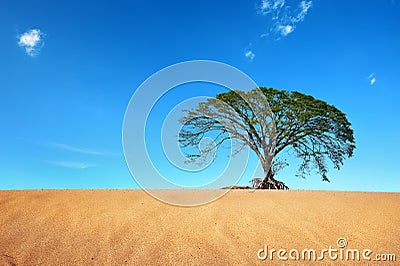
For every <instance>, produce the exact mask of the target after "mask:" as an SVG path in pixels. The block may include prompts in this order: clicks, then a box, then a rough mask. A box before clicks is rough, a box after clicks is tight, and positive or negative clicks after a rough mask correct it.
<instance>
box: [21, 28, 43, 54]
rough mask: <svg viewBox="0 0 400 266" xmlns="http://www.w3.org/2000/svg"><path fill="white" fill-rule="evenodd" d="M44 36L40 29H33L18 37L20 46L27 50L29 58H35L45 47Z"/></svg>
mask: <svg viewBox="0 0 400 266" xmlns="http://www.w3.org/2000/svg"><path fill="white" fill-rule="evenodd" d="M43 38H44V34H43V33H42V32H41V31H40V29H31V30H28V31H26V32H24V33H23V34H21V35H20V36H18V45H19V46H20V47H22V48H24V49H25V52H26V53H27V54H28V55H29V56H35V55H37V54H38V53H39V51H40V49H41V48H42V47H43V45H44V42H43Z"/></svg>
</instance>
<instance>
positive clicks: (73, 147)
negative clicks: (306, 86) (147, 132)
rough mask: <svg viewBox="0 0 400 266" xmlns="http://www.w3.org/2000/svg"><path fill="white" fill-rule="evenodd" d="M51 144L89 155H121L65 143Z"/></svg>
mask: <svg viewBox="0 0 400 266" xmlns="http://www.w3.org/2000/svg"><path fill="white" fill-rule="evenodd" d="M49 144H50V145H51V146H53V147H56V148H59V149H63V150H67V151H72V152H77V153H82V154H89V155H102V156H117V155H120V154H118V153H113V152H107V151H95V150H90V149H84V148H79V147H75V146H71V145H67V144H63V143H49Z"/></svg>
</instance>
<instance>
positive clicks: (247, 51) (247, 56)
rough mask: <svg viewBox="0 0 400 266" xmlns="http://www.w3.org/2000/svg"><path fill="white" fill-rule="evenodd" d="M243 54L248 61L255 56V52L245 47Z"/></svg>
mask: <svg viewBox="0 0 400 266" xmlns="http://www.w3.org/2000/svg"><path fill="white" fill-rule="evenodd" d="M244 56H246V58H247V59H249V60H250V61H253V60H254V58H255V57H256V54H255V53H254V52H253V51H251V50H248V49H246V50H245V52H244Z"/></svg>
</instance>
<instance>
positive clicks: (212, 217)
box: [0, 190, 400, 265]
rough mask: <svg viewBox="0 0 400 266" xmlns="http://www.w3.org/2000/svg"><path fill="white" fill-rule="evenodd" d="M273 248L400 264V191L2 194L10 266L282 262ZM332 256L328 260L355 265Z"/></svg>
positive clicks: (0, 219)
mask: <svg viewBox="0 0 400 266" xmlns="http://www.w3.org/2000/svg"><path fill="white" fill-rule="evenodd" d="M176 193H182V192H176ZM192 193H205V192H202V191H194V192H191V194H192ZM192 195H193V194H192ZM340 237H344V238H345V239H346V240H347V246H346V247H345V248H343V249H339V248H338V246H337V239H338V238H340ZM265 245H268V249H269V250H268V251H269V252H270V249H272V248H274V249H277V250H278V249H280V248H284V249H285V250H287V252H289V251H290V250H292V249H296V250H298V251H299V252H300V254H301V252H302V250H303V249H314V250H316V251H317V252H318V254H317V255H318V256H319V255H320V252H321V250H323V249H328V248H329V246H331V247H332V248H336V249H338V250H344V251H346V249H350V248H351V249H359V250H360V252H362V251H363V250H364V249H370V250H372V251H373V253H372V254H371V255H370V257H371V258H372V259H373V258H375V255H376V254H377V253H382V254H395V255H396V259H397V264H399V261H400V193H354V192H327V191H256V192H253V193H251V192H249V191H231V192H229V193H228V194H227V195H226V196H224V197H222V198H221V199H219V200H217V201H215V202H213V203H210V204H207V205H204V206H200V207H192V208H188V207H186V208H185V207H175V206H171V205H168V204H165V203H162V202H160V201H157V200H155V199H153V198H152V197H150V196H149V195H147V194H146V193H145V192H143V191H140V190H136V191H128V190H56V191H0V265H13V264H15V265H268V264H269V265H271V264H282V263H283V261H281V260H279V258H278V257H277V254H276V253H273V257H272V260H271V258H267V259H265V260H260V259H259V258H258V256H257V253H258V251H259V249H262V248H264V247H265ZM292 252H293V253H292V255H293V257H294V256H295V255H296V253H295V251H292ZM338 252H339V251H338ZM324 254H325V257H324V260H322V261H319V263H321V262H322V263H324V264H333V263H335V264H341V265H349V264H352V263H353V262H352V263H350V262H349V261H345V260H340V258H338V259H337V260H336V261H333V260H331V259H329V255H328V254H327V253H324ZM334 254H335V253H332V255H334ZM338 254H339V253H338ZM260 255H261V256H263V255H264V253H263V252H261V253H260ZM285 256H286V257H288V256H289V255H288V253H286V255H284V256H283V257H285ZM306 256H307V254H306ZM344 258H345V256H344ZM288 259H289V260H288V261H286V263H288V264H292V265H298V264H305V265H308V264H310V262H309V261H308V260H307V258H306V260H303V261H295V260H292V259H290V258H289V257H288ZM300 259H301V255H300ZM361 259H362V258H361ZM360 263H361V264H364V265H366V264H369V265H376V264H378V261H369V262H368V261H362V260H361V261H360ZM381 264H382V265H394V264H396V262H392V263H388V262H386V263H381Z"/></svg>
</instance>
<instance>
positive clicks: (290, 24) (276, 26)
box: [258, 0, 312, 39]
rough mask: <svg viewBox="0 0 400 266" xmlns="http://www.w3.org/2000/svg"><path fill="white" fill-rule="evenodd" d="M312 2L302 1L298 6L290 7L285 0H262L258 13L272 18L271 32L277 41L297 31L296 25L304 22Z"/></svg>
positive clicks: (310, 0)
mask: <svg viewBox="0 0 400 266" xmlns="http://www.w3.org/2000/svg"><path fill="white" fill-rule="evenodd" d="M311 7H312V0H309V1H305V0H303V1H300V2H298V4H297V5H289V4H287V3H286V2H285V0H261V2H260V4H259V5H258V13H260V14H262V15H264V16H267V17H269V18H270V23H269V24H270V26H269V31H270V32H271V33H273V34H272V35H274V34H275V37H276V39H280V37H285V36H287V35H288V34H290V33H292V32H293V31H294V30H295V29H296V25H297V24H298V23H300V22H302V21H304V19H305V17H306V15H307V14H308V12H309V9H310V8H311Z"/></svg>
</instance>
